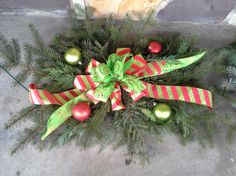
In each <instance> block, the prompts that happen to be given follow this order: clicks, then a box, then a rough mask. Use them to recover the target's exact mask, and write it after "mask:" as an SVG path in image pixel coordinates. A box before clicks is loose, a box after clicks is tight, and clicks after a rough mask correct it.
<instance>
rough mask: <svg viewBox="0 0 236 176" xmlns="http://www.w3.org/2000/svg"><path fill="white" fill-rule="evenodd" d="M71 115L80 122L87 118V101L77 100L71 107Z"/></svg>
mask: <svg viewBox="0 0 236 176" xmlns="http://www.w3.org/2000/svg"><path fill="white" fill-rule="evenodd" d="M72 113H73V117H74V118H75V119H76V120H79V121H81V122H83V121H86V120H88V118H89V116H90V114H91V108H90V105H89V103H88V102H79V103H77V104H76V105H75V106H74V107H73V109H72Z"/></svg>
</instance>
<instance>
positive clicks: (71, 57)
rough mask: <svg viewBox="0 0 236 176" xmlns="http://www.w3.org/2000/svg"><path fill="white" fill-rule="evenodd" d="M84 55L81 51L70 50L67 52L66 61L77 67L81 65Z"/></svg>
mask: <svg viewBox="0 0 236 176" xmlns="http://www.w3.org/2000/svg"><path fill="white" fill-rule="evenodd" d="M81 59H82V55H81V52H80V50H79V49H77V48H70V49H68V50H67V51H66V52H65V60H66V62H67V63H68V64H70V65H77V64H79V63H80V61H81Z"/></svg>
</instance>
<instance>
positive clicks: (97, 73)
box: [87, 53, 146, 110]
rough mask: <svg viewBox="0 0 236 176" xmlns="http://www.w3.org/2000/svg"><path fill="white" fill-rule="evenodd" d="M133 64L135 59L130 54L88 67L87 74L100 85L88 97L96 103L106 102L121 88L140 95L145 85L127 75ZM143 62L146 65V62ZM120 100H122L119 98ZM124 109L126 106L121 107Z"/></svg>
mask: <svg viewBox="0 0 236 176" xmlns="http://www.w3.org/2000/svg"><path fill="white" fill-rule="evenodd" d="M92 62H95V61H92ZM133 62H134V58H133V55H132V54H130V53H127V54H125V55H118V54H111V55H110V56H109V57H108V60H107V62H106V64H104V63H102V64H99V65H97V66H95V67H88V69H87V72H88V73H90V74H91V78H92V81H94V82H95V83H98V84H99V85H98V86H97V87H96V88H94V89H93V90H90V91H89V92H88V94H87V95H89V97H90V98H91V99H92V100H95V102H97V101H103V102H106V101H107V100H108V99H109V97H111V95H112V93H113V92H120V86H121V87H123V88H124V89H125V90H127V91H128V92H135V93H136V94H140V93H141V91H143V90H144V89H145V85H144V84H143V82H142V81H140V80H139V79H138V78H136V77H134V76H131V75H129V74H127V73H126V71H127V70H129V69H130V67H131V65H132V64H133ZM143 62H144V63H146V62H145V60H143ZM119 96H120V94H119ZM119 99H121V98H120V97H119ZM122 108H124V106H120V108H119V109H122ZM117 110H118V109H117Z"/></svg>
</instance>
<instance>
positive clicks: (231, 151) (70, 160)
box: [0, 16, 236, 176]
mask: <svg viewBox="0 0 236 176" xmlns="http://www.w3.org/2000/svg"><path fill="white" fill-rule="evenodd" d="M28 23H33V24H35V25H36V27H37V28H38V29H39V31H40V33H41V34H42V35H43V37H44V38H45V40H46V41H48V40H49V39H50V38H51V37H52V36H53V35H54V34H55V33H58V32H61V31H64V30H66V29H67V28H68V27H69V24H68V21H67V19H66V18H46V17H23V16H18V17H17V16H0V32H2V33H4V34H5V35H6V36H7V38H12V37H15V38H17V39H19V40H20V41H21V44H23V43H24V42H32V41H33V39H32V37H31V35H30V33H29V29H28ZM150 30H151V31H153V30H157V31H160V32H162V33H164V32H181V33H182V34H183V35H186V36H195V37H196V38H198V40H197V41H196V43H197V45H198V46H201V47H202V48H205V47H206V48H210V49H211V48H217V47H220V46H225V45H227V44H229V43H231V42H233V41H235V39H236V27H233V26H228V25H213V24H211V25H210V24H209V25H199V24H195V25H193V24H188V23H160V24H159V26H154V27H153V28H152V29H150ZM163 35H164V34H163ZM14 73H15V72H13V74H14ZM11 84H12V80H11V79H10V77H9V76H8V75H6V74H1V75H0V112H1V114H0V176H46V175H47V176H67V175H70V176H80V175H81V176H82V175H84V176H121V175H122V176H130V175H133V176H146V175H147V176H157V175H158V176H211V175H214V176H234V175H236V165H235V160H236V143H235V142H234V143H233V144H232V145H229V144H228V143H227V142H226V141H225V139H224V133H223V131H224V130H223V129H221V128H219V129H218V130H217V131H218V133H217V134H216V137H215V138H216V141H215V146H214V147H213V148H202V147H201V146H200V145H199V144H198V143H197V142H191V143H189V144H188V145H186V146H182V145H181V144H180V143H179V141H178V139H177V138H176V137H175V136H174V135H170V136H165V138H164V141H163V143H155V142H150V143H149V144H148V150H149V152H150V155H151V158H150V162H151V163H150V164H149V165H147V166H146V167H144V168H142V167H141V166H140V165H138V164H137V163H132V164H131V165H129V166H126V165H125V163H124V158H125V156H126V149H125V147H123V148H119V149H118V150H115V151H113V150H112V147H108V148H107V149H105V150H104V151H103V152H102V153H101V154H99V155H98V154H97V152H98V149H99V147H98V146H95V147H93V148H90V149H88V150H84V151H80V150H79V149H78V148H76V146H75V145H74V144H73V143H71V144H68V145H65V146H62V147H59V148H57V149H53V150H51V151H43V152H39V151H37V150H36V149H35V148H34V146H32V145H28V146H26V147H25V149H24V150H23V151H21V152H19V153H17V154H16V155H14V156H11V155H10V154H9V152H10V148H11V146H12V145H13V144H14V143H15V142H16V140H17V138H18V137H19V135H20V133H21V132H22V131H23V129H24V127H26V126H29V125H31V124H30V123H25V124H22V125H21V126H19V127H18V128H16V129H15V130H13V131H6V130H4V129H3V124H4V123H5V122H6V121H7V120H8V119H9V118H11V116H12V115H13V114H15V113H16V112H17V111H18V110H20V109H21V108H23V107H25V106H27V105H29V101H28V95H27V92H26V91H25V90H24V89H22V88H20V87H15V88H14V87H12V86H11Z"/></svg>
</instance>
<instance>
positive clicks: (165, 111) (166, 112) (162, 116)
mask: <svg viewBox="0 0 236 176" xmlns="http://www.w3.org/2000/svg"><path fill="white" fill-rule="evenodd" d="M153 114H154V115H155V117H156V118H157V121H162V122H165V121H168V120H170V117H171V115H172V109H171V107H170V105H168V104H165V103H158V104H156V105H155V106H154V108H153Z"/></svg>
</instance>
